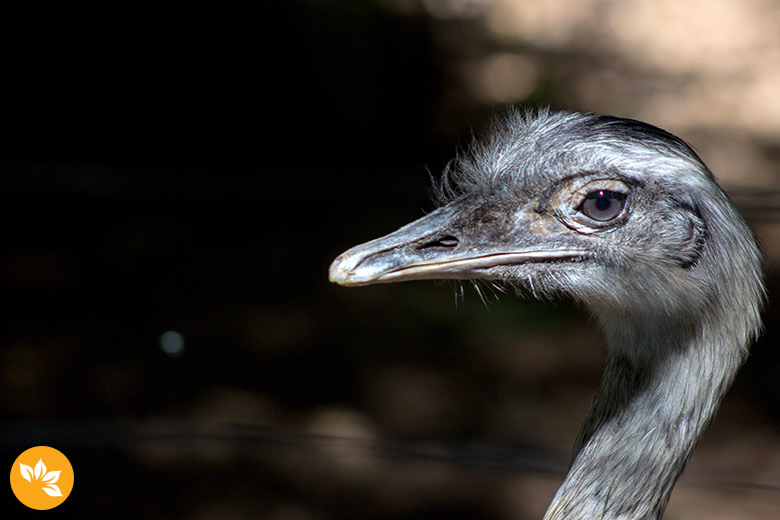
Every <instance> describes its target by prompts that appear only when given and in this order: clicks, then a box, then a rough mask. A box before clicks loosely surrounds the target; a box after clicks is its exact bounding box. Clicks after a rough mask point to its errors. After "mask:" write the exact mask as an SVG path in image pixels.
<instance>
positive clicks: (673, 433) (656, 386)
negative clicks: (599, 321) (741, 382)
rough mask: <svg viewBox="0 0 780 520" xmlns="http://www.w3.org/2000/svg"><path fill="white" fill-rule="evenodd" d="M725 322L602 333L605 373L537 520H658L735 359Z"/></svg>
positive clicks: (739, 352) (739, 346) (739, 347)
mask: <svg viewBox="0 0 780 520" xmlns="http://www.w3.org/2000/svg"><path fill="white" fill-rule="evenodd" d="M730 322H731V320H728V319H726V320H724V321H722V322H720V323H719V320H715V319H713V320H709V321H708V323H706V324H704V326H703V327H699V328H695V327H690V328H688V330H687V331H680V330H678V331H670V330H664V331H662V332H659V331H648V330H646V329H645V331H644V333H643V334H631V333H629V332H627V331H629V330H631V329H630V328H629V327H622V328H621V330H620V331H610V330H607V331H606V335H607V340H608V346H609V349H608V352H609V357H608V362H607V367H606V370H605V372H604V376H603V379H602V382H601V384H600V387H599V390H598V393H597V396H596V399H595V401H594V403H593V406H592V407H591V409H590V411H589V412H588V415H587V418H586V420H585V422H584V424H583V426H582V429H581V431H580V434H579V436H578V439H577V442H576V444H575V448H574V455H573V458H572V462H571V467H570V469H569V473H568V475H567V476H566V479H565V481H564V483H563V485H562V486H561V488H560V489H559V490H558V493H557V494H556V496H555V498H554V499H553V502H552V504H551V505H550V507H549V509H548V510H547V513H546V515H545V517H544V518H545V520H562V519H567V520H570V519H577V520H582V519H625V520H629V519H630V520H639V519H658V518H661V516H662V515H663V512H664V509H665V508H666V504H667V502H668V500H669V496H670V494H671V492H672V488H673V487H674V484H675V482H676V480H677V478H678V477H679V476H680V474H681V473H682V471H683V468H684V467H685V464H686V462H687V460H688V458H689V457H690V455H691V452H692V451H693V449H694V447H695V445H696V443H697V441H698V440H699V438H700V437H701V434H702V432H703V431H704V429H705V427H706V426H707V423H708V422H709V420H710V419H711V418H712V416H713V415H714V414H715V411H716V409H717V407H718V404H719V403H720V400H721V398H722V397H723V395H724V394H725V392H726V390H727V389H728V388H729V386H730V385H731V382H732V381H733V378H734V376H735V374H736V372H737V370H738V369H739V366H740V365H741V363H742V361H743V359H744V357H745V353H746V346H747V345H746V344H745V343H744V342H742V341H739V340H737V339H736V338H735V336H734V335H733V334H730V333H729V332H730V331H729V330H724V327H727V326H728V324H729V323H730ZM623 323H625V322H623ZM645 325H646V324H645ZM641 328H642V327H639V328H637V329H634V330H641ZM725 338H734V339H732V340H731V342H730V343H729V341H728V340H726V339H725ZM637 353H638V354H637Z"/></svg>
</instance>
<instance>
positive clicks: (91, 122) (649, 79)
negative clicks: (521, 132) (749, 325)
mask: <svg viewBox="0 0 780 520" xmlns="http://www.w3.org/2000/svg"><path fill="white" fill-rule="evenodd" d="M515 4H516V6H519V7H517V9H519V10H520V11H519V12H521V13H522V12H528V13H531V14H533V13H536V12H537V11H538V10H539V8H538V5H539V3H537V2H529V3H528V4H527V5H524V4H523V2H514V4H513V3H512V2H509V1H503V2H502V1H498V0H496V1H488V0H483V1H470V2H468V1H460V2H459V1H455V0H451V1H444V0H442V1H421V2H417V1H416V0H408V1H400V0H399V1H390V0H388V1H384V2H379V1H377V2H371V1H365V2H364V1H356V2H347V1H337V0H328V1H325V0H323V1H305V0H297V1H287V2H274V3H270V4H269V3H256V5H243V6H240V7H239V6H233V5H227V4H224V5H219V6H208V7H200V6H187V8H186V9H184V8H182V9H174V8H159V7H155V8H142V7H137V6H133V7H130V6H128V7H127V8H126V9H122V8H117V7H115V8H112V9H111V11H110V12H101V11H98V12H93V11H90V12H87V11H84V12H74V11H73V10H72V8H71V7H70V6H69V7H53V8H51V9H49V8H47V12H46V13H7V15H6V17H5V20H4V25H5V26H6V29H7V30H6V31H5V32H4V34H5V36H3V41H4V42H5V45H4V48H5V50H4V51H3V54H4V57H5V58H6V59H5V62H6V70H5V72H6V73H5V74H4V76H5V77H4V80H3V89H2V92H3V97H2V101H1V102H0V216H1V217H2V218H1V219H0V222H2V224H0V226H2V237H3V240H2V247H0V293H1V294H2V295H3V299H2V301H3V304H2V312H1V313H0V363H1V364H0V368H1V370H0V388H1V389H2V394H0V395H1V396H2V398H1V399H0V414H1V415H0V417H1V418H2V430H1V431H0V445H1V446H2V453H3V460H5V461H6V467H7V468H10V467H11V465H12V463H13V461H14V460H15V458H16V457H17V456H18V455H19V454H20V453H21V452H22V451H23V450H25V449H27V448H29V447H32V446H35V445H49V446H52V447H55V448H57V449H59V450H61V451H63V452H64V453H65V454H66V455H67V456H68V457H69V459H70V461H71V462H72V464H73V466H74V469H75V475H76V477H75V487H74V490H73V493H72V495H71V496H70V497H69V498H68V499H67V501H66V502H65V503H64V504H63V505H62V506H60V507H59V508H57V509H55V510H52V511H50V512H49V513H46V514H49V515H66V514H67V515H73V514H77V515H81V516H82V517H85V518H93V517H104V516H106V515H112V516H113V517H115V518H125V517H126V518H166V519H168V518H169V519H185V518H186V519H190V518H192V519H207V518H208V519H210V518H271V519H283V518H284V519H286V518H290V519H335V518H355V519H357V518H399V519H418V518H419V519H422V518H442V517H445V516H446V517H448V518H485V519H488V518H490V519H503V518H539V517H541V515H542V513H543V511H544V509H545V507H546V504H547V503H548V502H549V500H550V499H551V497H552V494H553V493H554V491H555V489H556V487H557V485H558V483H559V482H560V480H561V479H562V477H563V472H564V470H565V464H566V456H567V452H568V449H569V446H570V445H571V443H572V441H573V439H574V436H575V434H576V431H577V426H578V424H579V422H580V421H581V419H582V418H583V417H584V414H585V411H586V410H587V407H588V404H589V402H590V399H591V398H592V396H593V393H594V392H595V386H596V384H597V382H598V377H599V374H600V371H601V368H602V358H603V351H602V347H601V346H600V345H601V340H600V336H599V334H598V332H597V331H596V330H595V329H594V328H593V326H592V324H590V323H589V322H588V320H587V318H586V317H585V316H584V315H583V314H582V313H581V312H579V311H578V310H577V309H576V308H574V306H572V305H570V304H568V303H567V302H565V301H560V302H552V303H538V302H535V301H530V300H524V299H518V298H515V297H514V296H513V295H502V296H500V298H498V297H494V296H493V295H488V300H490V301H489V302H488V303H487V304H484V303H483V301H482V299H481V298H480V296H479V295H478V294H477V293H476V292H475V291H474V290H472V289H471V288H470V287H466V288H465V290H464V295H463V296H459V290H458V289H457V287H454V286H450V285H448V284H434V283H410V284H401V285H397V286H384V287H368V288H363V289H359V290H347V289H343V288H339V287H336V286H332V285H330V284H328V282H327V267H328V265H329V263H330V261H331V260H332V259H333V258H334V257H335V256H336V255H337V254H339V253H340V252H342V251H343V250H345V249H347V248H348V247H351V246H353V245H355V244H357V243H360V242H363V241H365V240H368V239H371V238H374V237H376V236H379V235H381V234H384V233H386V232H389V231H392V230H393V229H395V228H396V227H398V226H400V225H402V224H404V223H406V222H408V221H410V220H412V219H414V218H416V217H418V216H420V215H422V213H423V212H424V211H427V210H430V209H431V208H432V204H431V202H430V199H429V196H428V193H429V188H430V182H431V181H430V174H433V175H434V176H436V175H437V174H438V172H439V171H441V169H442V168H443V167H444V165H445V164H446V163H447V161H449V160H450V159H451V158H452V157H453V156H454V154H455V153H456V151H457V150H458V149H460V148H462V147H463V146H465V145H466V144H467V143H468V142H469V140H470V139H471V135H472V133H475V134H479V133H480V132H481V130H483V129H484V128H485V127H486V125H487V123H488V122H489V120H490V117H492V116H493V115H494V114H495V113H498V112H500V110H501V107H502V105H503V104H504V103H503V102H504V101H508V102H512V103H515V104H517V105H518V106H532V107H533V106H538V105H540V104H541V105H551V106H553V107H555V108H566V109H573V110H594V111H611V112H613V113H616V114H617V115H624V116H632V117H642V118H644V119H649V121H650V122H652V123H655V124H658V125H661V126H666V127H667V128H669V129H670V130H673V131H676V132H678V133H680V135H681V136H682V137H684V138H686V139H689V140H692V142H693V144H694V145H695V146H697V148H698V149H700V151H702V155H703V157H704V159H705V161H707V162H710V165H711V166H712V167H713V169H714V170H715V172H716V173H717V174H719V176H720V175H721V171H723V175H722V176H721V177H722V180H723V183H724V185H725V186H726V188H727V190H729V191H730V192H732V193H733V194H734V197H735V200H736V201H737V203H738V204H739V205H740V207H741V208H742V209H743V211H744V212H745V214H746V215H747V216H748V218H749V219H750V220H751V223H752V224H754V226H756V229H758V231H759V235H760V237H761V239H762V241H763V243H764V247H765V249H766V250H767V253H768V270H769V284H770V290H771V289H773V288H774V287H775V286H776V285H777V277H776V262H775V260H776V256H775V253H774V252H775V251H776V250H777V249H776V248H777V247H778V244H780V240H775V237H776V236H777V229H779V228H778V222H780V221H778V219H777V216H776V213H777V209H778V208H779V207H780V204H777V203H776V201H777V200H778V199H777V197H776V196H775V195H776V193H777V191H776V189H777V186H778V180H779V179H780V176H778V175H777V174H776V173H774V172H776V169H775V167H776V166H777V164H776V163H777V161H778V157H780V154H777V153H776V152H777V150H780V134H773V133H772V132H770V130H771V129H772V128H774V127H773V126H772V124H770V123H766V122H762V121H757V122H756V124H757V125H759V124H760V126H761V128H762V130H761V132H760V133H756V131H753V130H751V128H752V127H751V126H750V125H749V124H747V123H745V122H744V121H742V120H740V121H741V122H739V123H738V124H737V123H735V124H734V125H733V126H731V125H728V126H725V127H724V125H723V124H722V121H724V120H727V118H725V116H723V118H720V119H719V118H717V117H714V116H713V117H709V118H708V117H703V116H702V117H700V116H699V115H697V113H693V112H691V113H690V115H689V117H687V118H684V119H683V118H678V119H675V118H674V117H672V116H674V115H676V114H677V112H675V111H674V110H672V109H668V110H666V111H664V110H660V109H659V110H658V111H657V112H654V110H655V109H656V108H657V107H659V106H661V105H664V103H662V101H663V100H665V99H666V100H667V103H666V105H664V106H668V105H671V106H673V107H674V106H678V105H675V103H678V104H679V103H684V101H685V99H686V97H685V96H694V95H695V96H698V97H695V99H697V100H699V101H700V104H701V99H702V98H701V96H700V94H701V93H700V92H698V91H696V90H695V89H693V90H691V88H692V87H691V85H690V84H688V83H685V81H683V80H679V78H680V77H684V78H688V79H687V80H686V81H690V77H693V76H695V74H696V73H697V70H698V69H696V70H693V71H691V70H678V71H676V72H675V71H671V72H669V71H668V70H664V69H663V67H660V66H658V67H655V68H653V67H654V66H653V61H652V56H651V57H650V58H648V59H647V61H645V62H641V61H638V60H634V59H633V58H632V56H633V55H632V54H631V53H632V52H634V51H633V50H631V48H630V45H629V44H628V43H627V44H626V49H628V50H626V51H625V54H621V52H622V51H620V50H616V49H615V48H614V47H610V46H609V45H607V44H606V43H605V42H609V38H610V34H611V33H610V32H609V31H610V30H612V29H610V27H612V28H613V29H614V27H615V26H614V24H613V25H611V26H610V25H607V26H605V27H601V26H598V25H597V24H596V23H595V21H594V20H596V19H597V17H598V16H606V14H604V10H605V9H606V8H607V6H608V5H607V4H608V3H605V2H597V1H593V2H585V3H584V4H587V6H588V7H587V8H588V9H592V11H587V10H583V8H581V7H580V8H577V9H574V14H572V12H571V9H568V10H567V9H566V6H565V5H564V6H563V7H562V8H561V9H563V10H564V11H565V12H568V13H569V14H570V15H571V16H575V15H577V13H579V16H580V18H579V19H578V20H579V21H578V22H577V23H574V22H571V23H568V22H566V20H565V19H564V18H563V17H558V19H557V20H558V21H559V24H558V25H556V27H559V29H560V31H561V34H563V36H561V35H557V36H556V34H553V33H551V32H550V31H545V30H544V27H545V26H544V24H545V23H552V22H550V21H549V20H548V18H551V17H552V18H553V19H555V16H556V12H553V13H548V14H546V15H545V14H544V13H542V15H539V16H536V15H533V16H530V15H529V17H528V18H527V19H526V18H522V17H521V18H522V20H524V23H525V25H522V24H521V25H519V26H518V27H525V28H526V33H522V32H518V33H516V34H515V36H516V37H515V38H507V36H506V35H507V31H508V30H510V29H511V27H510V29H507V28H506V24H504V25H501V24H499V25H498V26H496V24H495V23H494V22H495V20H496V19H499V20H505V19H507V20H508V19H510V18H511V17H509V16H508V15H505V17H503V18H502V17H501V16H500V15H501V13H499V15H495V14H494V11H495V10H500V9H504V10H507V9H509V7H507V6H510V7H511V6H512V5H515ZM561 4H566V2H561ZM662 4H664V3H663V2H662ZM664 5H665V4H664ZM752 5H753V4H750V6H752ZM750 6H749V7H750ZM524 8H526V9H527V11H523V9H524ZM507 12H514V11H507ZM599 13H600V14H599ZM607 14H609V13H607ZM618 14H619V15H620V16H624V17H625V16H627V15H626V14H625V13H624V14H620V13H618ZM640 14H641V13H640ZM672 14H674V13H672ZM753 14H755V16H756V19H757V20H760V19H761V17H762V16H763V14H762V12H761V11H759V12H757V13H753ZM717 15H718V13H717V12H716V13H715V15H713V16H717ZM720 15H722V16H728V13H726V14H723V13H720ZM497 16H498V17H499V18H496V17H497ZM540 16H541V17H540ZM614 16H618V15H614ZM614 16H613V18H614ZM697 16H698V15H697ZM594 17H595V18H594ZM657 18H659V17H657ZM693 18H694V16H693V14H691V20H693ZM610 19H612V18H610ZM491 20H493V22H491ZM659 20H661V22H663V17H660V18H659ZM685 22H686V20H685V19H683V23H685ZM491 23H492V25H491ZM534 23H536V24H537V25H533V24H534ZM567 23H568V25H567ZM625 23H628V22H625ZM691 23H692V22H691ZM745 23H747V22H745ZM755 23H759V22H755ZM496 27H498V28H496ZM695 27H696V26H695V24H694V28H695ZM588 28H590V30H591V32H588ZM517 30H518V31H519V30H520V29H517ZM566 31H569V32H566ZM613 32H614V34H617V35H620V34H622V33H620V31H618V30H617V29H614V31H613ZM757 32H760V31H757ZM696 34H698V33H697V32H696V31H695V30H694V31H691V33H690V35H689V38H690V39H691V41H692V44H693V45H694V47H695V45H696V41H698V40H696ZM729 34H731V33H729ZM734 34H737V35H740V34H742V33H739V32H738V31H737V32H735V33H734ZM567 35H569V36H567ZM706 36H707V37H710V36H709V33H708V34H707V35H706ZM732 36H733V34H732ZM550 38H552V39H550ZM556 38H557V39H556ZM723 38H724V39H725V40H728V41H731V40H734V39H735V38H737V37H736V36H734V37H733V38H731V40H729V38H728V37H727V36H723ZM694 40H695V41H694ZM737 41H738V42H739V41H741V40H738V39H737ZM629 43H630V42H629ZM770 44H771V42H770ZM770 44H767V45H770ZM770 47H771V45H770ZM771 48H774V47H771ZM705 51H706V52H710V51H711V52H715V51H718V52H722V50H719V48H717V47H716V48H715V50H714V51H713V50H712V49H709V47H706V48H705ZM705 51H701V49H700V52H705ZM692 52H693V51H692ZM680 53H681V55H682V54H684V53H683V52H682V50H681V51H680ZM702 62H706V60H702ZM664 63H666V62H664ZM629 64H630V65H629ZM17 66H18V67H19V70H20V71H21V70H25V71H29V73H26V72H25V73H23V72H16V68H17ZM659 67H660V68H659ZM12 69H13V70H14V71H13V72H12ZM732 73H733V71H732ZM675 74H676V75H675ZM702 74H705V76H703V77H704V80H702V81H705V80H708V78H709V77H710V76H706V74H714V73H713V72H712V71H711V70H709V69H706V70H705V72H702ZM621 75H623V76H625V77H626V78H628V79H630V85H629V86H631V85H633V87H632V89H628V87H626V86H625V82H623V83H621V82H619V81H618V80H619V79H620V77H621ZM745 77H746V78H748V75H747V73H746V76H745ZM750 77H752V76H750ZM183 78H185V79H183ZM675 78H678V82H677V83H675V82H674V80H675ZM599 81H603V84H602V83H599ZM627 81H628V80H627ZM745 81H748V79H745ZM616 84H620V86H619V87H615V88H617V90H614V89H613V90H610V88H611V87H610V86H612V87H614V86H615V85H616ZM602 87H603V88H602ZM627 89H628V90H627ZM748 90H749V89H748V88H747V87H746V89H745V91H748ZM593 92H599V93H600V97H594V96H595V94H593ZM675 93H680V95H681V96H682V97H681V99H682V101H681V100H680V99H677V98H673V95H674V94H675ZM589 96H590V97H589ZM621 96H623V97H621ZM664 96H667V97H664ZM732 96H733V97H735V98H737V99H739V98H740V92H739V91H736V92H732ZM715 97H716V98H717V96H715ZM705 99H707V98H706V96H705ZM610 103H611V104H610ZM693 105H694V103H692V102H691V106H693ZM685 106H688V105H687V104H686V105H685ZM654 107H655V108H654ZM721 110H723V108H722V106H721ZM766 112H768V113H772V110H770V109H769V108H767V110H766ZM653 114H657V117H656V118H653V117H652V116H653ZM767 117H769V116H767ZM738 119H739V118H738V117H735V120H738ZM687 124H690V126H686V125H687ZM773 136H774V137H773ZM726 140H727V141H728V143H730V146H731V147H730V148H728V150H727V151H726V152H723V153H721V152H719V150H722V149H723V146H724V145H723V143H724V142H725V141H726ZM708 150H711V151H712V152H711V156H708V153H707V152H708ZM735 157H736V158H738V159H739V161H738V164H740V163H741V164H742V165H743V166H744V165H745V164H747V165H750V166H751V167H750V168H747V169H748V170H750V172H752V173H753V174H754V175H755V176H753V177H747V176H745V175H747V174H745V175H743V174H742V170H741V169H740V170H739V171H737V172H736V173H731V174H730V173H728V171H730V167H731V166H732V165H733V164H734V163H733V162H729V161H736V159H735ZM711 159H712V161H714V164H713V163H712V162H711V161H710V160H711ZM719 167H720V168H721V170H719ZM724 170H726V171H724ZM429 172H430V174H429ZM771 296H772V293H771V292H770V303H769V307H768V309H767V332H766V334H765V336H764V338H763V339H762V341H761V342H760V343H759V344H758V345H757V346H756V347H755V349H754V354H753V357H752V358H751V359H750V361H749V362H748V364H747V366H746V367H745V370H744V371H743V372H742V373H741V375H740V377H739V379H738V381H737V383H736V385H735V388H734V390H733V392H732V393H731V394H730V395H729V397H728V398H727V400H726V402H725V403H724V405H723V410H722V412H721V414H720V415H719V416H718V418H717V420H716V421H715V423H714V424H713V425H712V428H711V431H709V432H708V433H707V436H706V437H705V439H704V440H703V442H702V446H701V447H700V449H699V450H698V451H697V453H696V455H695V456H694V458H693V460H692V461H691V464H690V469H689V471H688V473H686V475H685V477H684V478H683V480H682V481H681V483H680V486H679V488H678V489H677V490H676V491H675V494H674V495H673V499H672V504H671V505H670V509H669V513H668V515H667V517H668V518H670V519H674V518H694V517H700V518H705V517H706V518H710V519H715V518H730V519H734V518H751V519H753V518H774V517H776V515H777V514H780V491H779V488H778V487H777V482H778V478H780V385H779V384H778V373H780V356H778V353H777V349H776V348H775V346H776V341H777V334H778V331H777V330H776V327H775V325H776V324H775V322H776V320H775V319H774V317H775V316H777V307H776V304H775V302H774V301H773V300H772V298H771ZM3 496H4V499H3V509H4V510H6V511H7V516H6V517H7V518H19V517H23V516H24V515H26V514H29V510H27V509H26V508H25V507H24V506H22V505H21V504H20V503H18V502H17V501H16V500H15V499H14V497H13V495H12V494H11V491H10V488H6V491H5V492H4V493H3ZM692 514H702V515H704V516H690V515H692ZM686 515H687V516H686ZM718 515H721V516H718Z"/></svg>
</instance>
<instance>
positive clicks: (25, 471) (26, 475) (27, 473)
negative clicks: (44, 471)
mask: <svg viewBox="0 0 780 520" xmlns="http://www.w3.org/2000/svg"><path fill="white" fill-rule="evenodd" d="M19 471H21V472H22V478H23V479H24V480H26V481H27V482H32V476H33V469H32V468H31V467H30V466H28V465H27V464H22V463H21V462H20V463H19Z"/></svg>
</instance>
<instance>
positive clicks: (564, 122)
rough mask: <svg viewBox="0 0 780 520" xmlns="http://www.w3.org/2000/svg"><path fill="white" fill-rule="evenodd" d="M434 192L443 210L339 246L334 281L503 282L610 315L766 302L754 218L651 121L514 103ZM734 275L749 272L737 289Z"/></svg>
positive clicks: (678, 314)
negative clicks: (527, 109) (531, 109)
mask: <svg viewBox="0 0 780 520" xmlns="http://www.w3.org/2000/svg"><path fill="white" fill-rule="evenodd" d="M437 198H438V201H439V202H440V207H439V208H438V209H436V210H434V211H432V212H431V213H429V214H427V215H425V216H423V217H422V218H420V219H418V220H416V221H414V222H412V223H410V224H408V225H406V226H404V227H402V228H400V229H398V230H397V231H395V232H393V233H390V234H389V235H386V236H384V237H381V238H378V239H376V240H372V241H370V242H367V243H365V244H362V245H359V246H356V247H354V248H352V249H350V250H348V251H346V252H345V253H343V254H342V255H340V256H339V257H338V258H336V260H335V261H334V262H333V263H332V265H331V267H330V280H331V281H332V282H335V283H338V284H340V285H345V286H359V285H366V284H374V283H389V282H398V281H405V280H418V279H466V280H469V279H470V280H477V279H480V280H492V281H501V282H507V283H509V284H511V285H512V286H514V287H517V288H519V289H521V290H524V291H527V292H530V293H531V294H533V295H534V296H538V297H549V296H553V295H558V294H563V295H568V296H570V297H572V298H574V299H575V300H577V301H580V302H582V303H584V304H585V305H586V306H587V307H588V308H589V309H591V310H592V311H593V312H594V313H595V314H596V315H597V316H599V317H601V318H603V319H602V322H604V321H605V320H606V318H605V317H607V316H608V317H609V319H610V320H614V319H622V318H625V317H631V318H634V319H636V320H642V319H646V318H647V316H648V314H653V315H654V316H655V317H656V318H658V317H661V316H664V315H666V316H674V317H675V320H676V321H678V322H679V321H685V320H684V316H687V315H694V314H695V315H697V316H699V315H701V309H702V307H708V306H710V307H724V308H726V307H729V306H730V305H731V304H733V303H735V302H736V303H738V304H740V305H742V306H745V305H749V303H746V302H756V301H760V300H761V291H762V289H761V274H760V256H759V253H758V250H757V248H756V246H755V241H754V239H753V236H752V233H751V232H750V230H749V228H748V227H747V226H746V224H745V223H744V221H743V220H742V218H741V217H740V216H739V214H738V213H737V211H736V210H735V209H734V207H733V205H732V203H731V202H730V201H729V199H728V197H727V196H726V195H725V193H724V192H723V190H722V189H721V188H720V187H719V186H718V184H717V183H716V181H715V178H714V177H713V175H712V174H711V173H710V171H709V170H708V169H707V167H706V166H705V165H704V164H703V162H702V161H701V160H700V159H699V157H698V156H697V155H696V153H695V152H694V151H693V150H692V149H691V148H690V147H689V146H688V145H687V144H685V143H684V142H683V141H682V140H680V139H679V138H677V137H675V136H673V135H671V134H669V133H668V132H665V131H663V130H661V129H659V128H656V127H654V126H651V125H648V124H646V123H641V122H639V121H634V120H628V119H621V118H616V117H610V116H599V115H592V114H573V113H565V112H550V111H546V110H542V111H539V112H538V113H534V114H531V113H520V112H518V111H515V110H511V111H510V112H509V113H508V114H506V115H505V116H504V117H502V118H500V119H499V120H497V121H496V122H495V123H494V124H493V127H492V128H491V129H490V131H489V133H488V137H487V139H485V140H483V141H476V142H475V143H474V144H473V145H472V146H471V147H470V149H469V151H468V152H467V153H466V154H464V156H463V157H460V158H459V159H457V160H456V161H455V163H454V165H453V166H452V167H451V168H449V169H448V171H446V172H445V174H444V175H443V178H442V180H441V182H440V184H439V186H438V188H437ZM735 277H739V278H744V279H745V280H746V282H745V283H744V284H737V286H736V288H735V284H734V278H735ZM725 288H727V289H728V290H734V291H735V293H734V294H725V295H724V294H722V291H723V290H724V289H725ZM724 298H725V300H724ZM753 306H754V307H755V308H754V309H753V311H752V312H753V314H755V316H756V317H755V320H754V321H755V323H757V320H758V318H757V313H758V309H757V304H755V303H754V304H753ZM656 321H657V320H656ZM755 326H756V325H753V326H752V327H753V328H755ZM748 328H750V326H749V327H748Z"/></svg>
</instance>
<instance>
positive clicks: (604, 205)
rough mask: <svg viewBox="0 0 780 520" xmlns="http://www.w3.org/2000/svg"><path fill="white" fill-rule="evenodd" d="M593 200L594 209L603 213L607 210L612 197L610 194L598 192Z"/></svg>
mask: <svg viewBox="0 0 780 520" xmlns="http://www.w3.org/2000/svg"><path fill="white" fill-rule="evenodd" d="M595 198H596V209H598V210H599V211H604V210H606V209H608V208H609V205H610V202H611V200H612V198H613V197H612V193H609V192H603V191H600V192H599V193H598V195H596V197H595Z"/></svg>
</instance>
